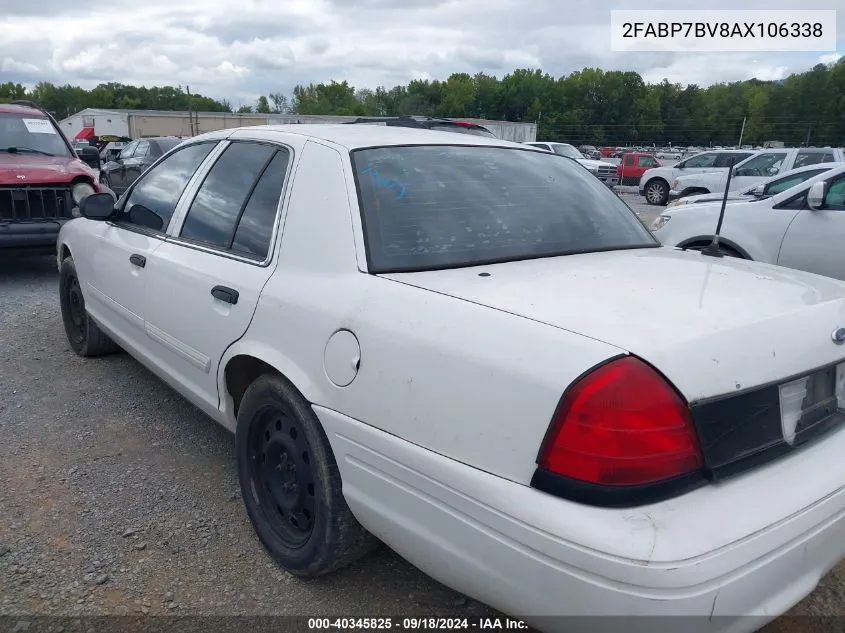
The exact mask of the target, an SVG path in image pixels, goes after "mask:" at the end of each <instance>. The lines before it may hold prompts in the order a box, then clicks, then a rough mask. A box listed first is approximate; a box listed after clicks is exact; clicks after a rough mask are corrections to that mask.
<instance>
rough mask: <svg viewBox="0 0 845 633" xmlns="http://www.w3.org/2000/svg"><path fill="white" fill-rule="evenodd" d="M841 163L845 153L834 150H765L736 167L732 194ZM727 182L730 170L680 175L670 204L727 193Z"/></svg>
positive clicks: (732, 177) (676, 180)
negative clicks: (775, 178)
mask: <svg viewBox="0 0 845 633" xmlns="http://www.w3.org/2000/svg"><path fill="white" fill-rule="evenodd" d="M842 161H845V150H842V149H837V148H831V147H827V148H816V147H803V148H791V149H790V148H786V149H784V148H781V149H766V150H763V151H761V152H758V153H757V154H754V155H753V156H750V157H749V158H747V159H745V160H743V161H741V162H739V163H737V165H736V166H735V167H734V173H733V175H732V176H731V185H730V187H731V191H735V190H738V189H743V188H746V187H752V186H754V185H757V184H759V183H761V182H762V181H764V180H765V179H766V178H770V177H771V176H777V175H779V174H782V173H784V172H787V171H790V170H792V169H796V168H798V167H807V166H810V165H818V164H820V163H834V162H842ZM727 179H728V172H727V170H722V171H718V172H709V173H699V174H690V175H687V174H682V175H679V176H678V177H677V178H676V179H675V180H674V181H673V182H672V189H671V190H670V191H669V200H677V199H678V198H684V197H686V196H690V195H697V194H703V193H718V192H724V191H725V185H726V184H727Z"/></svg>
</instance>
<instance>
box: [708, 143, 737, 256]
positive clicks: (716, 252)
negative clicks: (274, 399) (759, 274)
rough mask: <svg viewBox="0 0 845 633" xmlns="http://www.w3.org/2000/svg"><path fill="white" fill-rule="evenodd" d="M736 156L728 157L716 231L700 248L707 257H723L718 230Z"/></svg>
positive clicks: (723, 212)
mask: <svg viewBox="0 0 845 633" xmlns="http://www.w3.org/2000/svg"><path fill="white" fill-rule="evenodd" d="M735 163H736V158H735V157H734V156H731V157H730V158H728V181H727V182H726V183H725V195H723V196H722V208H721V209H720V210H719V221H718V222H717V223H716V233H715V234H714V235H713V240H712V241H711V242H710V243H709V244H708V245H707V246H706V247H705V248H702V249H701V254H702V255H707V256H708V257H724V254H723V253H722V249H720V248H719V232H720V231H721V230H722V220H724V219H725V207H726V206H727V204H728V192H730V190H731V176H732V175H733V173H734V164H735Z"/></svg>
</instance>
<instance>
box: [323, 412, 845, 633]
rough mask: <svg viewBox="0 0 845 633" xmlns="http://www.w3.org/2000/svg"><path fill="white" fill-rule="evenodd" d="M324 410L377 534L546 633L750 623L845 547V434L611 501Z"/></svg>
mask: <svg viewBox="0 0 845 633" xmlns="http://www.w3.org/2000/svg"><path fill="white" fill-rule="evenodd" d="M315 411H316V412H317V414H318V416H319V418H320V420H321V422H322V423H323V426H324V428H325V429H326V432H327V435H328V437H329V440H330V442H331V444H332V448H333V452H334V454H335V456H336V458H337V462H338V466H339V468H340V471H341V476H342V478H343V491H344V495H345V497H346V499H347V502H348V503H349V506H350V508H351V509H352V511H353V512H354V513H355V515H356V517H358V519H359V521H361V523H362V524H363V525H364V526H365V527H366V528H367V529H369V530H370V531H371V532H373V533H374V534H375V535H376V536H378V537H379V538H381V539H382V540H384V541H385V542H386V543H387V544H388V545H390V547H391V548H392V549H394V550H395V551H397V552H398V553H399V554H401V555H402V556H404V557H405V558H407V559H408V560H409V561H411V562H412V563H413V564H414V565H416V566H417V567H419V568H420V569H422V570H423V571H424V572H426V573H428V574H429V575H431V576H433V577H434V578H435V579H437V580H439V581H441V582H443V583H444V584H446V585H448V586H450V587H452V588H453V589H456V590H458V591H461V592H463V593H465V594H467V595H469V596H471V597H473V598H475V599H477V600H480V601H482V602H485V603H487V604H489V605H490V606H492V607H494V608H496V609H499V610H501V611H503V612H505V613H507V614H510V615H512V616H515V617H522V618H524V619H525V620H526V622H528V623H529V624H531V625H534V626H536V627H537V628H539V629H540V630H542V631H548V632H552V631H555V632H556V631H562V632H563V631H565V632H567V633H581V632H582V631H583V632H585V633H586V632H594V631H601V632H603V631H619V630H622V629H624V630H627V631H631V632H636V633H640V632H643V633H646V632H649V633H651V632H660V633H662V632H663V631H673V630H683V631H690V632H693V633H750V632H751V631H755V630H757V629H758V628H759V627H761V626H763V625H764V624H765V623H766V622H768V621H770V620H772V619H774V618H775V617H777V616H778V615H779V614H781V613H784V612H785V611H787V610H788V609H790V608H791V607H792V606H793V605H795V604H796V603H797V602H799V601H800V600H801V599H802V598H804V597H805V596H806V595H808V594H809V593H810V592H811V591H812V590H813V589H814V588H815V587H816V585H817V584H818V582H819V580H820V579H821V578H822V576H824V575H825V574H826V573H827V572H828V571H829V570H831V569H832V568H833V567H834V566H835V565H836V564H837V563H838V562H839V561H840V560H842V559H843V558H845V462H842V460H841V451H842V450H843V449H845V430H843V431H839V432H837V433H835V434H833V435H832V436H829V437H828V438H826V440H825V441H823V442H819V443H818V444H816V445H815V446H811V447H807V448H806V450H805V451H803V454H802V455H800V456H798V455H796V456H795V458H790V459H789V460H784V461H783V462H780V463H775V464H770V465H767V466H765V467H761V468H760V469H759V470H758V471H755V472H753V473H749V474H747V475H743V476H738V477H736V478H735V479H733V480H731V481H726V482H724V483H722V484H718V485H710V486H707V487H705V488H702V489H700V490H698V491H695V492H691V493H689V494H687V495H684V496H682V497H679V498H676V499H673V500H671V501H668V502H665V503H662V504H655V505H652V506H646V507H643V508H636V509H627V510H610V509H602V508H590V507H586V506H581V505H578V504H575V503H571V502H566V501H563V500H561V499H557V498H555V497H552V496H550V495H547V494H544V493H541V492H539V491H537V490H534V489H532V488H529V487H527V486H524V485H521V484H518V483H515V482H511V481H508V480H505V479H502V478H500V477H496V476H494V475H490V474H488V473H484V472H481V471H479V470H476V469H474V468H471V467H469V466H466V465H464V464H461V463H459V462H456V461H454V460H451V459H448V458H446V457H444V456H442V455H437V454H435V453H432V452H430V451H427V450H425V449H423V448H421V447H419V446H416V445H413V444H410V443H408V442H405V441H403V440H401V439H399V438H397V437H395V436H392V435H389V434H386V433H383V432H381V431H378V430H376V429H374V428H373V427H369V426H367V425H364V424H361V423H358V422H356V421H354V420H351V419H349V418H346V417H345V416H342V415H341V414H339V413H337V412H334V411H330V410H328V409H322V408H318V407H315ZM819 464H825V467H824V468H823V469H819V466H818V465H819ZM799 482H800V485H799ZM795 486H798V488H795ZM790 487H792V488H790ZM808 491H812V494H808ZM784 493H785V494H784ZM787 498H788V499H787ZM810 498H812V502H810V503H809V504H808V505H804V506H803V507H800V508H799V509H797V511H795V510H793V508H794V507H797V506H800V505H801V504H802V503H804V499H810ZM760 526H762V527H760ZM597 616H598V617H597ZM622 616H627V619H626V620H625V621H624V622H623V621H622V620H621V619H620V617H622ZM631 616H639V617H635V618H634V617H631ZM666 616H678V617H682V618H684V621H683V622H682V623H680V624H679V621H678V620H676V619H675V618H667V617H666Z"/></svg>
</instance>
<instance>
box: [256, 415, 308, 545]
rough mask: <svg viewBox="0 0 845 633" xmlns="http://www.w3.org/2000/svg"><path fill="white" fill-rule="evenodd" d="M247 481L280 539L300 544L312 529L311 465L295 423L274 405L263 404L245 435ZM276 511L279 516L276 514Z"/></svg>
mask: <svg viewBox="0 0 845 633" xmlns="http://www.w3.org/2000/svg"><path fill="white" fill-rule="evenodd" d="M249 453H250V461H249V467H250V479H251V481H252V485H253V486H257V490H255V491H254V494H255V495H256V496H257V497H258V498H259V507H260V508H261V512H262V513H270V514H271V515H273V516H269V517H265V521H266V522H267V524H268V525H270V526H271V529H273V530H274V531H275V532H276V536H277V537H278V538H279V540H280V541H282V542H283V543H285V545H287V546H288V547H290V548H296V547H301V546H302V545H303V544H304V543H305V542H306V541H307V540H308V538H309V537H310V536H311V531H312V530H313V527H314V515H315V513H316V508H315V506H316V502H315V499H314V492H315V490H314V478H315V474H314V469H313V468H312V465H311V455H310V453H311V448H310V446H309V445H308V441H307V440H306V438H305V433H304V432H303V430H302V426H301V424H300V422H299V421H298V420H297V419H296V417H295V416H293V415H292V414H291V412H290V411H289V410H287V407H285V406H284V405H283V404H281V403H279V404H277V405H275V406H273V405H268V406H266V407H264V408H263V409H262V410H261V411H260V412H259V413H258V415H257V417H256V419H255V421H254V422H253V424H252V426H251V428H250V433H249ZM276 515H278V516H276Z"/></svg>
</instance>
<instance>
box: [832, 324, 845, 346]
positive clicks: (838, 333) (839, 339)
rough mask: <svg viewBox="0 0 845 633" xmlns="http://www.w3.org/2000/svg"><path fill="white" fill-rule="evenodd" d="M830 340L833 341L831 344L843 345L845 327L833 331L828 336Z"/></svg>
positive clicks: (844, 341)
mask: <svg viewBox="0 0 845 633" xmlns="http://www.w3.org/2000/svg"><path fill="white" fill-rule="evenodd" d="M830 338H832V339H833V342H834V343H836V344H837V345H842V344H843V343H845V327H838V328H836V329H835V330H833V333H832V334H831V335H830Z"/></svg>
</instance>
